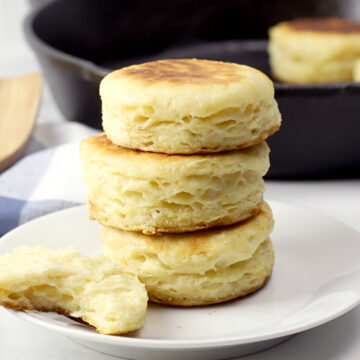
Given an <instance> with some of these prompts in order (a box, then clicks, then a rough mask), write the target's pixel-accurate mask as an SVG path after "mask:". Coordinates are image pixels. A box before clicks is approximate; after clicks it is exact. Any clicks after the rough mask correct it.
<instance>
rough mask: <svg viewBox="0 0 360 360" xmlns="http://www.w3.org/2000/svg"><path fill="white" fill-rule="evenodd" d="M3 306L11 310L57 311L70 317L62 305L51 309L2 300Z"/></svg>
mask: <svg viewBox="0 0 360 360" xmlns="http://www.w3.org/2000/svg"><path fill="white" fill-rule="evenodd" d="M0 305H1V306H3V307H5V308H6V309H10V310H19V311H41V312H55V313H57V314H60V315H64V316H68V317H70V314H69V313H68V312H66V311H64V309H62V308H60V307H53V308H51V309H48V308H45V307H41V306H37V307H26V306H17V305H15V304H12V303H9V302H6V301H4V302H1V303H0Z"/></svg>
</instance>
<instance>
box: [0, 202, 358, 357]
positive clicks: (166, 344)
mask: <svg viewBox="0 0 360 360" xmlns="http://www.w3.org/2000/svg"><path fill="white" fill-rule="evenodd" d="M267 202H268V203H269V204H270V206H271V208H275V207H278V206H280V207H288V208H291V209H293V210H300V211H303V212H304V211H305V212H306V213H308V214H309V213H310V214H316V215H317V216H321V217H324V218H326V219H327V220H328V221H332V222H336V223H337V224H338V225H340V226H343V227H344V228H347V230H350V231H352V232H353V233H354V235H355V234H356V236H359V240H360V232H359V231H357V230H356V229H355V228H354V227H352V226H350V225H348V224H345V223H343V222H341V221H339V220H338V219H336V218H334V217H332V216H329V215H327V214H324V213H322V212H319V211H316V210H312V209H307V208H304V207H301V206H296V205H292V204H288V203H283V202H278V201H271V200H267ZM84 210H86V211H87V205H77V206H73V207H71V208H67V209H63V210H59V211H56V212H53V213H50V214H47V215H43V216H41V217H38V218H36V219H33V220H31V221H29V222H27V223H25V224H22V225H20V226H18V227H16V228H15V229H13V230H11V231H10V232H8V233H6V234H5V235H4V236H3V237H1V238H0V249H1V247H2V244H3V243H5V242H8V241H11V240H8V238H9V237H10V238H11V237H12V236H14V234H15V236H16V233H17V232H19V231H23V229H24V228H25V227H27V226H29V225H30V226H31V225H32V224H33V223H36V222H42V221H46V220H47V219H48V218H50V217H57V216H59V213H62V214H63V213H67V212H69V213H71V212H80V213H81V212H83V211H84ZM359 304H360V294H359V295H358V296H357V297H356V298H354V299H353V300H352V301H351V302H349V303H348V304H347V305H346V306H344V307H343V308H341V310H340V311H337V312H335V313H333V314H331V315H330V316H324V317H322V318H320V319H318V320H316V321H308V322H305V323H301V324H300V325H297V326H296V325H294V326H293V327H291V328H285V329H283V330H280V331H275V332H274V331H273V330H271V331H268V332H266V331H264V332H262V333H261V334H259V335H254V334H251V335H249V336H242V337H240V338H239V337H236V336H234V335H232V336H227V338H226V339H223V338H222V339H217V338H214V337H212V338H207V339H186V340H185V339H161V340H160V339H143V338H131V337H126V336H121V335H120V336H119V335H103V334H100V333H96V332H84V331H83V330H81V329H76V328H75V329H74V328H70V327H66V326H64V325H61V324H54V323H52V322H48V321H46V320H43V319H39V318H37V317H34V316H32V315H31V314H30V313H29V312H27V311H18V310H11V309H5V310H6V311H8V312H10V313H11V314H13V315H15V316H17V317H18V318H21V319H23V320H26V321H29V322H31V323H33V324H36V325H38V326H42V327H44V328H48V329H51V330H54V331H58V332H59V333H61V334H63V335H65V336H69V337H76V338H81V339H85V340H88V341H94V342H97V343H103V344H111V345H118V346H126V347H131V348H132V347H138V348H152V349H155V348H156V349H159V348H162V349H173V350H175V349H183V348H184V347H186V348H187V349H201V348H205V347H206V348H219V347H228V346H236V345H245V344H252V343H256V342H261V341H266V340H271V339H277V338H281V337H285V336H290V335H294V334H296V333H300V332H302V331H306V330H309V329H312V328H315V327H318V326H320V325H323V324H325V323H327V322H329V321H331V320H334V319H336V318H338V317H340V316H342V315H344V314H345V313H347V312H348V311H350V310H352V309H353V308H355V307H356V306H357V305H359Z"/></svg>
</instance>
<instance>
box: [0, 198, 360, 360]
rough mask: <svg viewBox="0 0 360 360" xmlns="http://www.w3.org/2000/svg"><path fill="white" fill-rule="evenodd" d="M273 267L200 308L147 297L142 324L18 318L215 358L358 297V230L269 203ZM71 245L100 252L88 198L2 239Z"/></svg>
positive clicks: (311, 323)
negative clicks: (246, 288) (254, 282)
mask: <svg viewBox="0 0 360 360" xmlns="http://www.w3.org/2000/svg"><path fill="white" fill-rule="evenodd" d="M271 207H272V209H273V212H274V217H275V220H276V226H275V230H274V232H273V234H272V240H273V243H274V247H275V259H276V260H275V268H274V272H273V275H272V277H271V279H270V281H269V283H268V284H267V285H266V287H265V288H263V289H262V290H260V291H258V292H256V293H255V294H253V295H251V296H248V297H245V298H243V299H240V300H236V301H232V302H229V303H225V304H222V305H216V306H206V307H200V308H185V309H183V308H176V307H165V306H159V305H150V306H149V309H148V313H147V316H146V320H145V325H144V327H143V328H142V329H141V330H140V331H138V332H136V333H134V334H132V335H129V336H106V335H100V334H98V333H96V331H95V330H94V329H93V328H91V327H89V326H86V325H83V324H81V323H78V322H76V321H73V320H71V319H68V318H66V317H64V316H60V315H57V314H53V313H50V314H44V313H39V312H34V313H26V312H14V311H13V313H15V314H17V315H18V316H20V317H21V318H23V319H25V320H28V321H31V322H33V323H35V324H37V325H40V326H44V327H47V328H49V329H52V330H56V331H59V332H61V333H62V334H64V335H66V336H69V337H71V338H72V339H73V340H74V341H76V342H78V343H80V344H82V345H85V346H87V347H89V348H92V349H94V350H97V351H101V352H104V353H107V354H111V355H116V356H122V357H126V358H136V359H147V360H149V359H157V360H160V359H172V360H173V359H184V358H186V359H219V358H226V357H234V356H239V355H243V354H246V353H250V352H254V351H258V350H261V349H264V348H266V347H269V346H270V345H273V344H275V343H278V342H280V341H282V340H283V339H284V338H285V337H287V336H289V335H291V334H295V333H297V332H300V331H303V330H307V329H310V328H313V327H315V326H318V325H320V324H323V323H325V322H327V321H329V320H332V319H334V318H336V317H338V316H340V315H342V314H344V313H345V312H347V311H349V310H350V309H352V308H353V307H355V306H356V305H357V304H358V303H359V300H360V261H359V253H360V236H359V233H358V232H357V231H355V230H353V229H351V228H350V227H348V226H346V225H344V224H342V223H340V222H338V221H336V220H334V219H332V218H329V217H326V216H324V215H321V214H318V213H315V212H310V211H307V210H304V209H300V208H295V207H292V206H288V205H284V204H279V203H271ZM37 244H42V245H45V246H48V247H51V248H59V247H67V246H74V247H75V249H76V250H78V251H79V252H81V253H83V254H87V255H93V254H97V253H100V252H101V241H100V227H99V225H98V224H97V223H96V222H90V221H89V220H88V212H87V208H86V207H85V206H81V207H76V208H72V209H68V210H64V211H60V212H57V213H54V214H51V215H47V216H44V217H42V218H39V219H37V220H34V221H32V222H29V223H27V224H25V225H23V226H21V227H19V228H17V229H15V230H13V231H12V232H10V233H9V234H7V235H5V236H4V237H3V238H2V239H1V240H0V253H4V252H7V251H10V250H11V249H12V248H14V247H17V246H20V245H37Z"/></svg>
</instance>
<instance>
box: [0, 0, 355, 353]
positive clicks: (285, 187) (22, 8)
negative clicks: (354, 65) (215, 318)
mask: <svg viewBox="0 0 360 360" xmlns="http://www.w3.org/2000/svg"><path fill="white" fill-rule="evenodd" d="M28 8H29V5H28V3H27V1H25V0H11V1H9V0H0V46H1V48H2V51H1V53H0V54H1V55H0V76H1V77H5V76H12V75H18V74H23V73H26V72H29V71H34V70H37V69H39V67H38V64H37V62H36V60H35V58H34V56H33V55H32V53H31V51H30V50H29V48H28V47H27V45H26V44H25V41H24V38H23V36H22V29H21V22H22V18H23V17H24V15H25V14H26V12H27V11H28ZM5 49H6V51H4V50H5ZM63 121H64V120H63V119H62V117H61V115H60V114H59V113H58V111H57V109H56V107H55V106H54V103H53V101H52V98H51V95H50V94H49V91H48V89H47V87H46V88H45V94H44V98H43V103H42V107H41V109H40V113H39V119H38V125H37V126H38V130H39V129H40V128H41V127H43V128H44V127H46V125H47V123H49V122H51V123H53V122H63ZM265 197H266V198H267V199H268V200H275V201H281V202H286V203H289V204H293V205H297V206H301V207H304V208H308V209H312V210H317V211H319V212H322V213H325V214H328V215H330V216H332V217H334V218H337V219H339V220H341V221H342V222H344V223H346V224H348V225H350V226H352V227H354V228H356V229H357V230H358V231H360V179H359V180H357V179H356V180H333V181H268V182H267V190H266V194H265ZM299 226H305V225H304V224H299ZM359 261H360V259H359ZM111 358H113V357H110V356H106V355H102V354H98V353H95V352H93V351H91V350H87V349H85V348H83V347H81V346H79V345H77V344H75V343H73V342H72V341H71V340H69V339H68V338H66V337H64V336H62V335H58V334H57V333H53V332H51V331H49V330H45V329H42V328H38V327H36V326H35V325H33V324H29V323H26V322H24V321H22V320H20V319H18V318H16V317H14V316H12V315H11V314H9V313H8V312H6V311H5V310H3V309H1V308H0V360H48V359H59V360H60V359H61V360H67V359H71V360H73V359H76V360H102V359H111ZM242 359H246V360H250V359H251V360H275V359H276V360H279V359H280V360H281V359H292V360H303V359H321V360H322V359H327V360H335V359H337V360H340V359H341V360H358V359H360V307H357V308H356V309H354V310H352V311H351V312H349V313H348V314H345V315H344V316H342V317H340V318H338V319H336V320H333V321H331V322H330V323H328V324H325V325H322V326H320V327H318V328H315V329H313V330H309V331H306V332H303V333H301V334H298V335H296V336H294V337H292V338H291V339H290V340H288V341H287V342H285V343H283V344H281V345H279V346H277V347H275V348H272V349H270V350H267V351H264V352H261V353H258V354H255V355H251V356H247V357H243V358H242Z"/></svg>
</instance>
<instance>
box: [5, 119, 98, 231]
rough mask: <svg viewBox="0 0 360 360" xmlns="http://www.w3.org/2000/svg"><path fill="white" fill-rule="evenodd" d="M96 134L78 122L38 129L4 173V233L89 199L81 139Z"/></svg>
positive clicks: (47, 125) (49, 125)
mask: <svg viewBox="0 0 360 360" xmlns="http://www.w3.org/2000/svg"><path fill="white" fill-rule="evenodd" d="M95 133H97V132H96V131H95V130H93V129H90V128H88V127H86V126H83V125H80V124H74V123H60V124H46V125H41V126H39V127H37V128H36V130H35V132H34V136H33V137H32V139H31V141H30V144H29V145H28V147H27V149H26V153H25V154H24V155H23V156H22V158H21V159H20V160H18V161H17V162H16V163H15V164H14V165H13V166H11V167H10V168H9V169H7V170H6V171H4V172H3V173H1V174H0V236H1V235H3V234H5V233H6V232H8V231H10V230H11V229H13V228H15V227H16V226H18V225H20V224H22V223H24V222H26V221H29V220H31V219H34V218H36V217H39V216H41V215H45V214H48V213H50V212H53V211H57V210H61V209H64V208H68V207H71V206H75V205H78V204H81V203H84V202H85V186H84V184H83V182H82V180H81V171H80V159H79V142H80V140H81V139H83V138H86V137H87V136H90V135H94V134H95ZM52 145H55V146H52Z"/></svg>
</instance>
